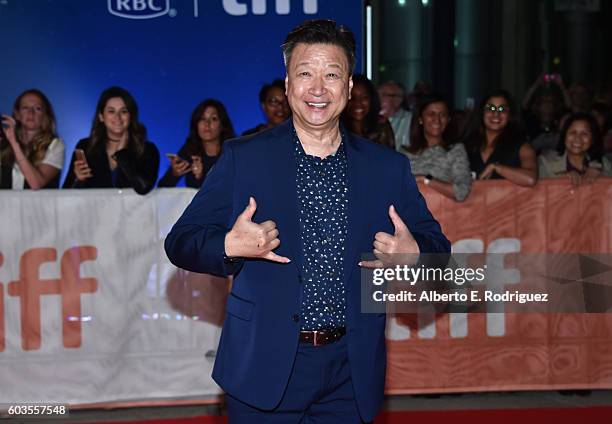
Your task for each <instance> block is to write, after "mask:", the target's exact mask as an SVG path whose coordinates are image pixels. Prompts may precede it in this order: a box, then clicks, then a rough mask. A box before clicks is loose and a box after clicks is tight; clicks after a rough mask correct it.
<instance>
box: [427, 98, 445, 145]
mask: <svg viewBox="0 0 612 424" xmlns="http://www.w3.org/2000/svg"><path fill="white" fill-rule="evenodd" d="M448 121H449V116H448V109H447V107H446V104H444V103H443V102H434V103H430V104H428V105H427V107H426V108H425V109H423V112H422V113H421V123H422V124H423V133H424V134H425V138H440V137H442V134H444V130H446V127H447V126H448Z"/></svg>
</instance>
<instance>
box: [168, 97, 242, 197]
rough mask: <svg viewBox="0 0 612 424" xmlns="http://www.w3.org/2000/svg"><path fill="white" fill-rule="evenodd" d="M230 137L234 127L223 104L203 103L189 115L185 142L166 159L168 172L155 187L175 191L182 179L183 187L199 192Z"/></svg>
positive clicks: (214, 102)
mask: <svg viewBox="0 0 612 424" xmlns="http://www.w3.org/2000/svg"><path fill="white" fill-rule="evenodd" d="M234 137H235V134H234V126H233V125H232V121H231V120H230V118H229V115H228V113H227V110H226V109H225V106H224V105H223V103H221V102H220V101H219V100H215V99H208V100H204V101H203V102H201V103H200V104H199V105H197V106H196V108H195V109H194V110H193V112H192V113H191V120H190V122H189V136H188V137H187V141H185V144H183V146H182V147H181V149H180V150H179V152H178V154H177V155H175V156H170V157H169V159H170V168H169V169H168V171H166V174H165V175H164V176H163V177H162V179H161V180H159V184H158V186H159V187H175V186H176V185H177V184H178V182H179V181H180V179H181V178H182V177H183V176H184V177H185V185H186V186H187V187H193V188H200V186H201V185H202V183H203V182H204V179H205V178H206V174H208V171H210V168H212V166H213V165H214V164H215V162H217V159H218V158H219V155H220V154H221V149H222V145H223V142H224V141H225V140H227V139H230V138H234Z"/></svg>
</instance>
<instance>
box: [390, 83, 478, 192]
mask: <svg viewBox="0 0 612 424" xmlns="http://www.w3.org/2000/svg"><path fill="white" fill-rule="evenodd" d="M454 128H455V127H454V125H452V124H451V121H450V111H449V106H448V103H447V102H446V100H445V99H444V98H443V97H442V96H439V95H436V94H431V95H426V96H425V97H423V98H421V100H420V103H419V104H418V105H417V108H416V110H415V112H414V115H413V118H412V122H411V125H410V140H411V141H410V146H408V147H406V146H403V147H402V150H403V152H404V154H405V155H406V156H408V159H410V165H411V168H412V173H413V174H414V175H415V176H416V177H417V180H422V181H423V182H424V184H426V185H428V186H429V187H431V188H432V189H434V190H436V191H437V192H439V193H442V194H443V195H444V196H446V197H449V198H451V199H453V200H457V201H459V202H461V201H463V200H465V198H466V197H467V195H468V194H469V193H470V189H471V187H472V176H471V174H470V163H469V161H468V157H467V153H466V152H465V147H464V146H463V144H461V143H457V142H456V141H457V139H456V131H455V130H454Z"/></svg>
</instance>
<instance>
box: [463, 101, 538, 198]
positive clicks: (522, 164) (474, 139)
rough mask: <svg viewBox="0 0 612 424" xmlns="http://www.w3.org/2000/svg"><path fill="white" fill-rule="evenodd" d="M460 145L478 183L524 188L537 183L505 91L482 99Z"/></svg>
mask: <svg viewBox="0 0 612 424" xmlns="http://www.w3.org/2000/svg"><path fill="white" fill-rule="evenodd" d="M464 143H465V146H466V150H467V153H468V158H469V160H470V168H471V169H472V171H473V172H474V173H476V175H477V177H478V179H479V180H486V179H507V180H508V181H510V182H512V183H514V184H517V185H521V186H527V187H530V186H534V185H535V184H536V182H537V181H538V164H537V160H536V153H535V150H533V147H531V146H530V145H529V143H528V142H527V137H526V136H525V133H524V131H523V130H522V128H521V126H520V124H519V120H518V111H517V109H516V106H515V104H514V102H513V100H512V96H510V93H508V92H507V91H505V90H497V91H495V92H493V93H491V94H490V95H489V96H487V97H485V98H484V101H483V102H482V103H481V105H480V107H479V108H478V109H477V110H476V113H475V115H474V119H473V121H472V125H471V128H470V131H469V132H468V135H467V137H466V139H465V141H464Z"/></svg>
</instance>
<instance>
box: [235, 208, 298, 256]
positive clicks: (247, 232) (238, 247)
mask: <svg viewBox="0 0 612 424" xmlns="http://www.w3.org/2000/svg"><path fill="white" fill-rule="evenodd" d="M256 210H257V203H255V199H254V198H252V197H250V198H249V204H248V205H247V207H246V209H245V210H244V211H243V212H242V213H241V214H240V215H238V218H237V219H236V222H235V223H234V226H233V227H232V229H231V230H230V231H229V232H228V233H227V234H226V235H225V255H226V256H228V257H242V258H260V259H267V260H269V261H273V262H280V263H285V264H286V263H288V262H291V260H290V259H289V258H286V257H284V256H279V255H277V254H276V253H274V252H273V250H274V249H276V248H277V247H278V246H280V240H279V239H278V230H277V229H276V223H275V222H274V221H264V222H262V223H261V224H257V223H255V222H253V215H254V214H255V211H256Z"/></svg>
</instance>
